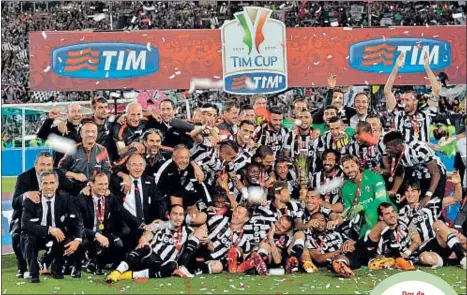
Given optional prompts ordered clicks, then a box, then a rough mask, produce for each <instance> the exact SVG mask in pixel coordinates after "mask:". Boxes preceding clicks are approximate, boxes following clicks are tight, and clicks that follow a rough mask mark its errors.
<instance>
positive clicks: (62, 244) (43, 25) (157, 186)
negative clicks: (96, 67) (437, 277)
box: [2, 1, 467, 283]
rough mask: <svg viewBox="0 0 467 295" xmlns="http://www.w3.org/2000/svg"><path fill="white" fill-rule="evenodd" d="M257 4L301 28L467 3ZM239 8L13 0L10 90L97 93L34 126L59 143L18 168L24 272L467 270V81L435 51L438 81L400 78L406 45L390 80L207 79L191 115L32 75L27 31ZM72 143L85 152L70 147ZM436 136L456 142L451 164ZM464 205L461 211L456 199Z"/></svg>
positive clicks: (141, 25)
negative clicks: (115, 105) (44, 83)
mask: <svg viewBox="0 0 467 295" xmlns="http://www.w3.org/2000/svg"><path fill="white" fill-rule="evenodd" d="M261 3H262V6H264V5H270V6H274V7H273V9H274V10H275V17H277V18H279V19H281V20H283V21H284V22H285V23H286V24H287V25H288V26H292V27H295V26H362V25H363V26H370V25H371V26H387V25H445V24H455V23H456V22H458V21H459V17H457V15H456V14H458V13H461V14H462V13H464V12H465V5H459V4H458V3H457V2H447V3H446V2H440V3H436V2H417V3H407V2H377V3H362V2H358V3H357V2H345V3H338V2H337V1H336V2H309V1H302V2H293V3H292V2H284V3H274V4H272V3H271V4H264V2H261ZM245 4H247V5H251V4H254V3H250V2H245ZM356 6H359V7H356ZM239 9H241V6H240V5H239V3H238V2H229V5H227V4H218V5H212V4H203V5H200V4H198V3H194V4H192V3H176V2H175V3H167V2H157V3H156V2H148V1H143V2H112V5H109V2H91V1H90V2H79V3H78V2H57V3H48V4H44V3H36V4H32V3H27V2H23V3H13V2H2V22H3V23H6V24H7V25H6V26H4V27H2V38H5V39H4V40H5V41H4V43H2V49H3V50H2V84H3V85H4V88H2V89H3V90H2V101H3V102H5V103H16V102H23V103H24V102H37V101H49V100H52V101H57V100H59V101H68V100H69V101H76V100H89V101H90V105H91V107H92V114H90V115H83V112H82V109H81V106H80V105H79V104H74V103H71V104H69V105H68V108H67V113H66V118H64V119H63V118H61V110H60V109H59V108H55V107H54V108H52V109H50V110H49V112H48V114H47V118H46V119H45V120H44V121H43V122H40V124H37V123H36V124H37V125H40V126H33V125H31V126H30V127H29V128H33V129H32V130H37V137H38V138H39V139H42V140H44V141H45V140H47V139H48V140H49V141H50V142H51V143H52V144H51V145H52V146H53V147H54V152H53V154H51V153H48V152H43V153H40V154H39V155H38V156H37V158H36V160H35V163H34V167H33V168H31V169H30V170H28V171H26V172H24V173H22V174H21V175H20V176H19V177H18V179H17V183H16V187H15V192H14V195H13V200H12V206H13V209H14V213H13V217H12V221H11V224H10V232H11V233H12V238H13V249H14V251H15V255H16V258H17V264H18V271H17V277H18V278H23V277H25V276H27V277H28V278H29V280H30V282H31V283H39V282H40V275H46V274H51V276H52V277H53V278H55V279H63V278H64V275H70V276H71V277H72V278H80V277H81V276H82V274H81V273H82V271H83V270H84V271H86V272H89V273H94V274H97V275H102V274H106V281H107V282H108V283H115V282H117V281H120V280H131V279H138V278H161V277H169V276H172V275H176V276H181V277H184V278H187V277H193V276H195V275H199V274H203V273H207V274H214V273H221V272H224V271H225V272H229V273H256V274H259V275H265V274H267V273H268V272H274V273H280V272H281V271H282V272H284V273H294V272H306V273H314V272H317V271H322V269H323V268H329V269H331V270H332V271H333V272H334V273H336V276H341V277H344V278H351V277H355V273H354V270H355V269H359V268H360V267H362V266H367V267H368V268H370V269H374V270H381V269H386V268H398V269H400V270H404V271H410V270H414V269H416V267H417V266H418V265H423V266H436V267H439V266H450V265H459V266H460V267H462V268H464V269H466V268H467V261H466V249H467V241H466V237H465V236H466V234H467V233H466V222H465V220H466V216H467V213H466V210H467V207H466V206H465V202H466V191H465V188H466V186H467V175H466V173H465V165H466V137H465V136H466V131H465V116H463V115H462V113H463V105H465V87H463V86H459V87H458V86H455V87H453V85H448V84H447V81H448V79H447V77H446V75H445V74H444V73H438V75H435V73H433V72H432V71H431V69H430V67H429V63H428V59H426V61H425V70H426V73H427V76H428V79H429V82H430V87H429V88H425V87H418V86H417V87H400V88H394V87H393V83H394V80H395V77H396V76H397V73H398V70H399V68H400V67H401V66H403V64H402V58H401V59H399V60H398V62H397V63H396V65H395V67H394V70H393V72H392V73H391V74H390V76H389V77H388V80H387V83H386V85H385V86H384V87H379V89H378V88H376V89H373V87H371V86H366V87H363V88H362V87H361V88H355V87H353V88H350V89H343V88H340V87H337V86H336V85H337V84H338V83H337V81H338V79H339V77H336V76H335V75H330V76H329V79H328V87H327V88H322V89H295V90H291V92H289V93H288V94H284V96H273V97H266V96H263V95H255V96H253V97H251V98H250V97H248V98H245V97H237V96H232V95H222V94H220V95H219V93H217V94H216V95H214V94H212V93H209V92H205V93H203V94H200V95H199V96H198V97H197V103H193V104H192V109H191V113H192V114H193V116H192V118H191V119H190V120H184V119H181V118H180V117H179V116H178V115H180V114H177V112H176V110H177V109H178V108H177V107H176V103H175V102H174V101H173V100H171V99H167V98H166V99H163V100H161V101H160V104H159V110H158V111H157V112H148V111H147V110H144V109H143V107H142V106H141V104H140V103H139V102H136V101H135V102H131V103H129V104H128V105H127V106H126V109H125V112H124V113H123V114H120V115H117V114H111V113H110V112H109V109H110V108H111V103H112V100H111V98H110V97H109V95H108V93H107V94H106V93H101V94H99V95H93V94H89V93H78V92H70V93H53V95H50V96H49V95H46V96H45V97H44V96H42V95H40V96H37V97H36V96H34V95H33V94H32V93H31V92H30V91H29V89H28V86H27V85H28V79H29V77H28V70H27V69H28V54H27V46H28V41H27V38H26V36H27V33H28V32H29V31H35V30H38V31H41V30H55V29H56V30H86V29H91V30H108V29H109V28H110V29H124V30H134V29H163V28H167V29H176V28H184V29H190V28H217V27H219V26H220V25H222V22H223V20H224V19H231V18H232V14H233V13H235V12H236V11H238V10H239ZM415 11H416V12H417V14H416V15H417V17H412V16H413V15H415V13H414V12H415ZM368 13H370V14H371V17H370V16H369V15H368ZM110 16H112V18H110ZM111 19H112V21H111ZM369 19H371V23H368V21H369ZM461 19H463V16H462V17H461ZM218 102H221V105H222V108H221V109H220V108H219V106H218ZM182 117H183V116H182ZM35 118H36V119H34V120H36V121H37V117H35ZM435 123H436V124H438V123H440V124H441V125H440V126H439V127H436V128H435V129H433V128H432V125H433V124H435ZM442 125H451V126H453V127H452V128H446V127H443V126H442ZM19 127H20V125H18V124H15V125H14V126H11V124H10V126H9V127H7V128H9V129H7V130H8V131H7V132H2V136H3V135H4V134H6V135H9V133H10V131H11V132H17V131H15V130H18V129H19ZM432 137H437V138H440V139H443V141H441V142H440V143H439V144H432V143H430V139H431V138H432ZM446 138H448V139H446ZM69 141H71V142H72V143H73V144H72V145H74V149H75V151H74V152H73V153H65V154H63V152H64V150H63V148H64V146H67V145H69V144H68V143H67V142H69ZM435 151H440V152H443V153H449V154H455V157H456V160H457V161H456V164H455V166H456V171H455V172H454V173H452V174H451V175H448V173H447V169H446V167H445V165H444V164H443V162H442V161H441V160H440V158H439V157H438V156H437V155H436V154H435ZM448 182H449V183H450V184H448ZM448 187H451V188H452V192H450V191H449V189H447V188H448ZM459 203H461V204H462V205H461V206H460V207H461V209H459V213H458V214H457V216H456V217H455V218H451V217H449V216H448V215H447V214H445V212H446V210H447V208H449V207H450V206H456V205H458V204H459ZM40 250H47V251H45V253H44V254H43V255H42V256H41V257H38V256H39V251H40Z"/></svg>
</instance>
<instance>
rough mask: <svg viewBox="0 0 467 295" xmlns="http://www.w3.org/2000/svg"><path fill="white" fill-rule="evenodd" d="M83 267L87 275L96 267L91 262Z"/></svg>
mask: <svg viewBox="0 0 467 295" xmlns="http://www.w3.org/2000/svg"><path fill="white" fill-rule="evenodd" d="M85 267H86V271H87V272H89V273H94V272H95V271H96V265H95V264H94V263H93V262H91V261H90V262H89V263H88V264H87V265H86V266H85Z"/></svg>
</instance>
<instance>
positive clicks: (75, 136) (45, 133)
mask: <svg viewBox="0 0 467 295" xmlns="http://www.w3.org/2000/svg"><path fill="white" fill-rule="evenodd" d="M53 122H54V120H53V119H49V118H47V119H45V121H44V123H42V126H41V128H40V129H39V131H38V132H37V137H39V138H40V139H42V140H44V141H45V140H47V137H49V135H50V134H52V133H53V134H56V135H58V136H62V137H65V138H69V139H71V140H73V141H75V142H76V143H78V142H81V135H80V134H79V130H80V129H81V126H80V127H79V128H78V130H76V126H75V125H73V123H71V122H70V121H68V120H67V121H66V126H67V128H68V133H67V134H65V135H62V133H61V132H60V131H58V128H57V126H55V127H52V124H53ZM63 156H64V154H62V153H59V152H56V151H54V167H57V166H58V162H60V160H61V159H62V158H63Z"/></svg>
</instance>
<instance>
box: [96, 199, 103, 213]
mask: <svg viewBox="0 0 467 295" xmlns="http://www.w3.org/2000/svg"><path fill="white" fill-rule="evenodd" d="M97 210H99V212H101V211H102V204H101V198H99V199H97Z"/></svg>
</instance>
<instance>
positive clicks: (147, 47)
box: [146, 42, 152, 51]
mask: <svg viewBox="0 0 467 295" xmlns="http://www.w3.org/2000/svg"><path fill="white" fill-rule="evenodd" d="M146 49H147V50H148V51H151V50H152V49H151V42H148V44H146Z"/></svg>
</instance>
